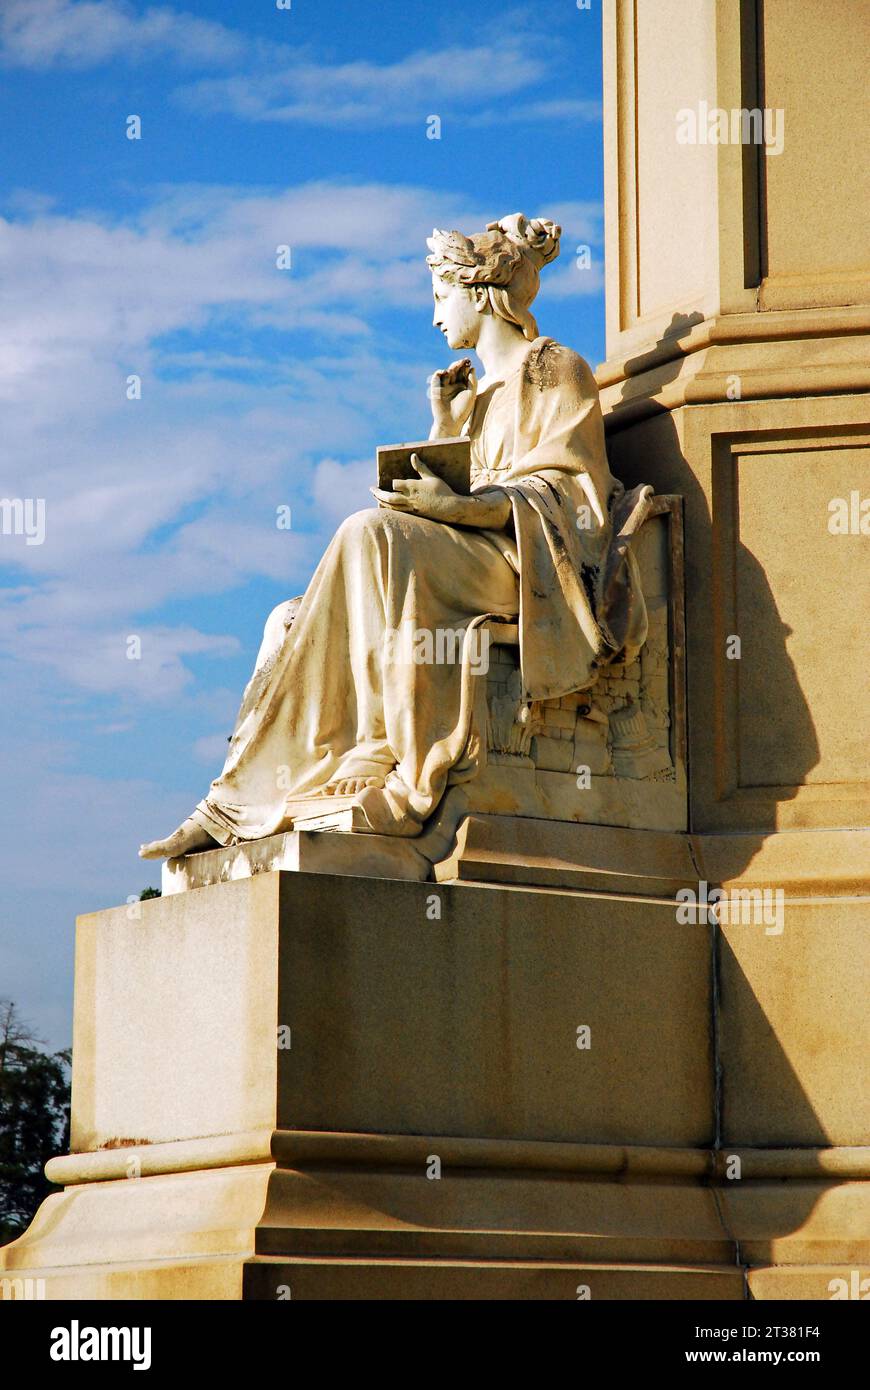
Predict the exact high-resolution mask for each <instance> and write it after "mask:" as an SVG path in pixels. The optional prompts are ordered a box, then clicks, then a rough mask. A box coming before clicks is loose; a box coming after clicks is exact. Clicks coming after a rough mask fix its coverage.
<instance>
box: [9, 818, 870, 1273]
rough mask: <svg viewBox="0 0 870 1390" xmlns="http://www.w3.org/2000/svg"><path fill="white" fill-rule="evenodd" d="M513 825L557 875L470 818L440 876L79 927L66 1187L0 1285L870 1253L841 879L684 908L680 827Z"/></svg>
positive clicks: (856, 952) (756, 1266)
mask: <svg viewBox="0 0 870 1390" xmlns="http://www.w3.org/2000/svg"><path fill="white" fill-rule="evenodd" d="M516 824H517V823H515V826H514V830H513V832H512V836H513V838H514V840H515V838H516ZM525 826H526V829H527V830H528V831H529V833H530V834H531V837H532V839H533V841H535V843H536V846H537V850H538V853H537V855H534V854H533V855H531V856H530V857H531V859H532V860H533V861H534V863H535V864H536V865H537V872H538V873H539V874H542V873H543V874H549V883H548V884H547V886H540V885H539V886H528V885H526V886H523V884H522V879H523V875H524V873H525V874H526V875H531V876H532V877H534V873H535V870H534V869H525V870H524V869H523V867H522V864H521V863H520V862H519V861H518V856H517V855H516V854H515V853H514V854H511V853H510V850H509V849H506V847H505V845H504V843H502V844H501V846H500V842H499V835H500V834H501V833H503V832H504V829H505V827H504V822H503V821H502V820H501V818H494V819H492V820H487V819H486V818H479V819H475V820H472V821H471V822H469V823H467V824H466V825H465V826H464V827H463V835H462V836H461V837H460V843H458V844H457V847H456V850H455V854H454V858H453V861H452V870H453V877H452V879H451V881H449V882H442V883H437V884H436V883H432V882H429V883H422V882H409V881H404V882H403V881H399V880H387V879H383V878H375V879H372V878H368V879H367V878H362V877H360V878H356V877H353V876H349V875H345V874H343V875H334V874H330V873H304V872H303V873H298V872H297V873H293V872H286V871H285V872H280V871H266V872H262V873H259V874H256V875H255V876H253V877H250V878H247V879H242V880H239V881H236V882H227V883H220V884H214V885H212V886H210V887H205V888H200V889H194V890H192V891H186V892H180V893H177V894H174V895H173V896H170V897H167V898H162V899H153V900H150V901H148V902H145V903H142V904H141V905H134V907H133V908H132V909H127V908H123V907H122V908H116V909H112V910H110V911H107V912H100V913H96V914H93V915H91V916H87V917H83V918H81V919H80V921H79V925H78V937H77V949H76V1010H75V1038H74V1049H73V1055H74V1075H73V1117H72V1126H73V1127H72V1149H73V1152H72V1153H71V1154H70V1155H69V1156H67V1157H61V1158H57V1159H54V1160H52V1162H51V1163H50V1165H49V1173H50V1176H51V1177H52V1178H53V1179H54V1180H55V1181H57V1182H58V1183H63V1184H64V1185H65V1190H64V1192H63V1193H62V1194H59V1195H56V1196H52V1197H50V1198H49V1199H48V1200H47V1201H46V1202H45V1203H44V1204H43V1206H42V1208H41V1209H40V1212H39V1214H38V1215H37V1217H36V1219H35V1221H34V1222H33V1224H32V1226H31V1227H30V1229H29V1230H28V1232H27V1233H26V1234H25V1235H24V1236H23V1237H22V1238H21V1239H19V1240H18V1241H16V1242H14V1243H13V1244H12V1245H10V1246H7V1247H5V1248H4V1249H3V1250H0V1269H2V1275H3V1277H5V1278H8V1279H11V1280H13V1281H14V1280H15V1279H21V1280H23V1279H25V1278H31V1279H33V1278H39V1279H44V1280H45V1291H46V1297H48V1298H65V1297H75V1298H122V1297H133V1298H140V1297H147V1298H217V1299H239V1298H251V1299H264V1298H265V1299H277V1298H286V1297H293V1298H336V1299H345V1298H372V1297H374V1298H470V1299H487V1298H566V1299H572V1300H573V1299H576V1298H577V1297H578V1292H577V1291H578V1288H581V1291H582V1288H588V1290H589V1292H590V1294H591V1297H592V1298H597V1299H602V1298H604V1299H608V1298H637V1297H642V1298H674V1299H685V1298H728V1299H740V1298H745V1297H747V1296H752V1297H756V1298H765V1297H782V1296H786V1297H802V1298H803V1297H810V1298H828V1297H830V1296H831V1294H830V1292H829V1285H830V1284H831V1281H832V1280H834V1279H837V1278H845V1279H846V1280H847V1281H848V1280H849V1278H850V1274H851V1270H852V1269H860V1270H862V1277H863V1275H866V1274H867V1273H870V1255H868V1251H867V1233H868V1230H870V1197H868V1194H870V1185H868V1184H867V1183H866V1182H864V1181H863V1179H865V1178H866V1177H867V1173H868V1152H867V1150H866V1149H862V1148H860V1147H859V1146H860V1144H861V1140H862V1136H863V1135H864V1134H865V1133H866V1118H867V1117H866V1114H865V1113H864V1107H865V1106H866V1096H867V1093H868V1092H867V1086H866V1071H865V1070H864V1068H865V1061H864V1053H863V1051H862V1048H861V1045H860V1038H861V1035H862V1029H863V1025H864V1020H863V1000H862V992H861V989H860V985H859V982H860V979H861V971H862V967H863V968H864V969H865V970H866V951H867V942H868V935H867V932H866V927H864V928H863V929H862V928H861V927H860V926H859V923H858V911H859V904H858V903H857V902H856V901H855V899H854V897H853V895H852V894H851V893H849V892H845V893H843V892H841V891H838V889H837V886H836V885H835V884H832V883H831V882H828V883H827V884H826V885H825V891H824V893H823V894H820V895H819V896H818V897H816V896H815V895H814V893H813V892H812V891H810V890H809V889H808V885H807V883H806V881H805V880H804V881H800V875H799V873H798V869H797V866H796V865H795V866H794V873H793V880H794V886H795V887H797V888H798V889H799V891H797V892H794V893H792V894H790V898H789V901H788V902H787V904H786V913H785V919H784V930H783V931H782V933H781V934H779V935H774V934H768V933H766V931H765V929H764V927H763V926H761V925H746V926H740V925H731V926H719V925H716V924H710V923H705V922H703V921H702V922H698V923H695V924H692V923H685V924H681V922H679V921H678V920H677V913H676V908H675V902H674V894H675V891H676V886H677V885H679V884H682V883H685V882H691V881H693V879H694V878H695V875H696V871H695V869H694V868H693V866H692V856H693V852H694V848H693V845H692V844H691V842H690V840H689V839H688V838H687V837H684V836H679V835H671V836H668V835H662V836H658V837H653V838H654V839H655V843H653V842H650V843H648V844H647V845H645V844H644V837H645V836H646V835H648V834H650V832H642V831H632V830H622V831H608V830H607V829H606V828H603V827H590V828H589V829H588V830H584V829H583V828H582V827H571V826H565V827H553V826H551V825H548V824H547V823H544V822H526V823H525ZM509 833H511V832H509ZM559 833H562V835H563V839H562V841H561V843H560V842H559V841H558V839H553V838H552V837H553V835H554V834H555V835H556V836H558V835H559ZM567 836H570V840H569V839H567V838H565V837H567ZM613 836H616V837H617V838H616V840H613V839H611V838H608V837H613ZM626 836H627V837H632V838H633V841H635V842H636V843H635V844H634V850H635V862H636V864H637V866H638V868H639V869H640V870H642V871H643V874H644V875H645V876H644V877H643V879H642V880H640V879H639V878H638V877H637V875H636V876H635V877H634V879H633V878H632V876H631V875H621V873H620V868H619V864H620V863H621V862H624V860H625V857H626V850H627V849H628V848H629V846H628V845H627V844H626V843H625V842H624V841H622V840H620V839H619V837H626ZM548 837H549V838H548ZM364 838H365V837H353V836H349V837H348V839H350V840H354V839H356V842H357V843H359V842H360V840H364ZM778 838H780V839H785V838H786V837H778ZM860 848H861V847H860V846H858V845H855V846H854V849H855V850H856V851H859V850H860ZM866 848H867V847H866V843H865V844H864V846H863V852H864V853H866ZM508 861H510V862H508ZM572 861H573V862H572ZM718 867H719V869H720V872H721V870H722V868H723V867H724V866H723V865H722V864H720V865H719V866H718ZM781 868H782V863H781V862H780V864H778V865H777V873H778V876H779V877H782V874H781ZM439 872H440V873H442V874H448V873H450V872H451V864H449V863H445V864H444V865H442V866H441V867H440V870H439ZM499 874H501V875H502V876H503V877H504V876H506V875H507V876H508V877H510V876H511V875H512V881H511V882H509V883H499V882H498V881H497V879H498V876H499ZM572 874H573V878H572V877H571V875H572ZM569 883H570V885H571V886H564V885H565V884H569ZM602 884H604V885H605V886H606V891H601V886H600V885H602ZM584 885H585V886H584ZM841 888H842V885H841ZM131 913H132V915H131ZM832 938H835V939H836V943H837V950H836V951H832V950H831V949H830V948H831V941H832ZM865 1266H867V1268H865Z"/></svg>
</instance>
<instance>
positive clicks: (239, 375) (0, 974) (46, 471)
mask: <svg viewBox="0 0 870 1390" xmlns="http://www.w3.org/2000/svg"><path fill="white" fill-rule="evenodd" d="M600 61H601V52H600V13H599V0H592V8H591V10H588V11H587V10H580V9H578V8H577V5H576V0H535V4H533V5H528V4H526V5H518V6H513V5H510V4H503V5H500V4H487V3H477V4H475V5H474V6H443V7H439V6H437V5H431V4H428V3H427V4H423V3H421V0H378V2H377V3H375V2H374V0H372V3H370V4H366V3H363V2H362V0H292V6H291V9H290V10H289V11H287V10H279V9H278V8H277V6H276V5H275V3H274V0H212V2H211V3H204V2H203V0H188V3H186V4H184V5H181V4H179V5H174V4H173V5H157V6H149V5H146V4H141V3H136V4H132V3H125V0H87V2H86V0H3V4H2V6H0V120H2V133H3V138H2V144H0V330H2V331H0V420H2V428H0V497H3V498H33V499H36V498H44V499H45V508H46V512H45V516H46V530H45V539H44V543H43V544H41V545H27V544H26V540H25V537H23V536H21V535H15V534H4V535H2V536H0V571H2V573H0V585H2V587H0V681H2V689H3V698H4V715H5V718H4V728H5V738H4V740H3V755H2V756H3V763H2V785H3V825H2V840H0V843H2V856H3V859H2V865H0V868H2V907H3V913H2V918H0V996H8V997H11V998H14V999H15V1000H16V1001H17V1002H18V1003H19V1004H20V1006H21V1008H22V1010H23V1012H24V1013H25V1014H26V1015H27V1016H28V1017H29V1018H30V1019H31V1020H32V1021H33V1022H34V1023H35V1025H36V1026H37V1028H38V1029H39V1030H40V1031H41V1032H42V1034H43V1035H44V1036H45V1037H46V1038H47V1039H48V1041H49V1042H51V1043H52V1044H53V1045H55V1046H64V1045H66V1044H67V1043H68V1042H69V1039H70V1032H71V1008H72V988H71V984H72V948H73V920H74V917H75V915H76V913H78V912H85V911H91V910H94V909H96V908H100V907H105V906H109V905H113V904H116V903H119V902H124V901H125V900H126V898H127V896H128V895H129V894H132V893H138V892H139V891H140V889H141V888H143V887H144V886H145V885H146V884H149V883H151V884H157V883H159V866H156V865H147V864H143V863H142V862H141V861H140V860H139V859H138V858H137V856H136V849H137V846H138V844H139V842H140V841H141V840H142V839H148V838H152V837H154V836H156V835H158V834H163V833H167V832H168V831H169V830H171V829H172V828H173V827H174V826H175V825H176V824H177V822H178V821H179V820H180V819H181V818H182V817H183V816H184V815H185V814H187V813H188V812H189V810H190V809H191V807H192V806H193V804H195V802H196V801H197V800H198V799H199V797H200V796H201V795H202V794H203V792H204V790H205V788H206V787H207V785H208V782H209V781H210V780H211V778H212V777H213V776H215V775H216V773H217V772H218V771H219V769H220V763H221V760H222V750H223V749H224V748H225V746H226V737H227V735H228V734H229V732H230V730H231V728H232V724H233V719H234V716H235V711H236V708H237V706H238V701H239V697H240V695H241V691H242V688H243V686H244V683H245V681H246V679H247V676H248V674H249V671H250V666H251V663H252V660H253V657H254V655H255V653H256V649H257V646H258V644H259V639H260V636H261V633H262V625H263V622H264V620H265V618H266V616H267V614H268V612H269V610H270V609H271V608H272V607H273V606H274V605H275V604H276V603H277V602H279V601H280V600H282V599H284V598H287V597H291V596H292V595H294V594H297V593H301V592H302V591H303V590H304V588H305V585H306V583H307V580H308V578H309V577H310V575H311V572H312V570H313V567H314V565H315V563H316V561H317V559H318V558H319V556H320V554H321V553H322V551H323V549H324V547H325V545H326V542H327V541H328V539H329V537H330V536H331V534H332V533H333V531H334V530H335V527H336V526H337V524H338V523H339V522H340V521H341V520H342V519H343V517H345V516H347V515H348V514H350V513H351V512H353V511H356V510H358V509H359V508H360V507H364V506H368V505H369V504H370V502H371V499H370V497H369V495H368V492H367V488H368V486H369V484H370V482H371V481H372V474H373V459H374V449H375V446H376V445H377V444H379V443H389V442H394V441H396V440H400V439H412V438H418V437H421V436H425V434H426V433H427V432H428V425H429V414H428V408H427V400H426V377H427V376H428V374H429V373H430V372H431V371H433V370H434V369H436V368H437V367H439V366H445V365H446V364H447V362H448V361H449V360H450V354H449V349H446V347H445V345H444V342H443V339H442V338H441V335H440V334H439V333H437V332H436V330H435V329H433V328H432V326H431V292H430V281H429V276H428V272H427V270H426V267H425V261H424V257H425V255H426V246H425V238H426V236H427V235H428V234H429V233H430V232H431V229H432V227H433V226H435V225H437V226H441V227H458V228H459V229H460V230H462V231H465V232H471V231H476V230H482V228H483V226H484V225H485V223H486V222H487V221H490V220H492V219H493V218H496V217H499V216H503V215H505V214H508V213H512V212H518V211H522V212H525V213H526V214H527V215H529V216H534V215H544V216H548V217H552V218H554V219H555V220H557V221H559V222H561V223H562V225H563V228H564V235H563V241H562V255H561V258H560V259H559V260H558V261H557V262H556V263H555V264H554V265H553V266H551V267H549V268H548V269H547V270H546V271H545V272H544V275H543V277H542V289H541V294H540V296H539V299H538V301H537V316H538V321H539V324H540V327H541V331H542V332H545V333H548V334H550V335H551V336H553V337H556V338H559V339H561V340H562V341H565V342H567V343H569V344H570V345H571V346H572V347H574V348H576V349H577V350H578V351H580V352H581V353H583V355H584V356H586V357H587V358H588V359H589V360H590V361H591V362H592V363H593V365H594V364H595V363H596V362H598V361H600V360H601V358H602V357H603V354H604V339H603V319H604V309H603V292H602V266H603V248H602V208H601V198H602V187H601V184H602V180H601V120H600V84H601V78H600ZM130 115H138V116H139V117H140V118H141V122H142V138H141V139H140V140H135V141H134V140H128V139H127V136H126V122H127V118H128V116H130ZM433 115H437V116H438V117H439V118H440V121H441V138H440V139H439V140H434V139H428V138H427V133H426V132H427V120H428V118H429V117H431V116H433ZM279 245H287V246H289V247H290V248H291V268H290V269H289V270H279V269H278V268H277V266H276V248H277V247H278V246H279ZM580 245H589V246H590V247H591V251H592V265H591V268H589V269H581V268H580V267H579V266H578V264H577V258H576V249H577V247H578V246H580ZM131 374H136V375H138V376H139V377H140V378H141V382H142V395H141V399H140V400H128V399H127V386H126V383H127V378H128V377H129V376H130V375H131ZM287 505H289V506H290V508H291V512H292V527H291V529H290V530H289V531H288V530H280V529H278V527H277V525H276V515H277V509H278V508H279V507H282V506H287ZM131 637H138V638H139V639H140V646H141V657H140V658H139V659H138V660H135V659H134V660H130V659H129V658H128V655H127V653H128V651H129V650H131V647H130V643H129V639H130V638H131ZM133 649H134V650H135V648H133Z"/></svg>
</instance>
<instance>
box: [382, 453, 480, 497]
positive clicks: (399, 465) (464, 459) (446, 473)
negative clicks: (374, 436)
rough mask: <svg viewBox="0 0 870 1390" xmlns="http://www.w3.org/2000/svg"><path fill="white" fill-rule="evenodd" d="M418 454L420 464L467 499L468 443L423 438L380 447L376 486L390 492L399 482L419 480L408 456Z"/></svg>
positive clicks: (468, 490) (469, 480) (469, 472)
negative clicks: (415, 442)
mask: <svg viewBox="0 0 870 1390" xmlns="http://www.w3.org/2000/svg"><path fill="white" fill-rule="evenodd" d="M412 454H419V456H420V458H421V459H422V461H423V463H425V464H426V465H427V466H428V467H429V468H431V469H432V472H433V473H437V474H438V477H439V478H442V479H443V480H444V482H445V483H449V484H450V486H451V487H452V488H453V491H454V492H459V493H461V494H462V495H463V496H464V497H467V496H468V494H469V493H470V492H471V440H470V439H424V440H421V441H420V443H419V444H382V445H381V446H380V447H379V448H378V451H377V461H378V487H379V488H384V489H386V491H388V492H391V491H392V488H393V483H394V482H397V481H398V480H399V479H400V478H401V479H409V478H419V476H420V475H419V473H415V472H414V468H413V465H412V463H411V455H412Z"/></svg>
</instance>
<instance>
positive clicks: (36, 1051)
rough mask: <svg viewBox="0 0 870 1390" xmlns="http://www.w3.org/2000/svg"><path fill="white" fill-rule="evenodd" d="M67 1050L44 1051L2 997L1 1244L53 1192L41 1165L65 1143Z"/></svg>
mask: <svg viewBox="0 0 870 1390" xmlns="http://www.w3.org/2000/svg"><path fill="white" fill-rule="evenodd" d="M70 1055H71V1054H70V1053H69V1052H68V1051H65V1052H54V1053H47V1052H43V1051H42V1045H41V1043H40V1040H39V1039H38V1038H36V1037H35V1036H34V1035H33V1033H31V1031H30V1029H29V1028H27V1027H26V1026H25V1025H24V1024H23V1023H22V1022H20V1020H19V1018H18V1015H17V1012H16V1009H15V1005H14V1004H13V1003H11V1002H10V1001H9V1000H5V999H4V1000H0V1243H2V1242H3V1241H7V1240H13V1239H14V1238H15V1236H17V1235H18V1234H20V1232H21V1231H23V1230H24V1228H25V1227H26V1226H27V1224H28V1222H29V1221H30V1219H31V1217H32V1216H33V1214H34V1212H35V1211H36V1208H37V1207H38V1206H39V1204H40V1202H41V1201H42V1200H43V1198H44V1197H46V1196H47V1195H48V1194H49V1192H53V1191H55V1188H54V1187H53V1185H52V1184H51V1183H50V1182H49V1181H48V1180H47V1178H46V1177H45V1174H44V1173H43V1168H44V1166H45V1164H46V1162H47V1160H48V1159H49V1158H51V1157H53V1155H54V1154H57V1153H64V1152H65V1151H66V1150H67V1149H68V1148H69V1102H70V1087H69V1065H70Z"/></svg>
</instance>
